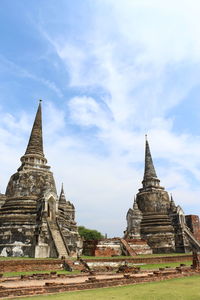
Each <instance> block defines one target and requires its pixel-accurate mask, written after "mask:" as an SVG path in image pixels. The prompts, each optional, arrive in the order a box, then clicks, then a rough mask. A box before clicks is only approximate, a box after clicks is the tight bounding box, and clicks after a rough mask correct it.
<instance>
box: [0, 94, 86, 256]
mask: <svg viewBox="0 0 200 300" xmlns="http://www.w3.org/2000/svg"><path fill="white" fill-rule="evenodd" d="M5 197H6V200H5V203H4V204H3V206H2V207H1V209H0V254H1V255H3V256H7V255H8V256H27V257H61V256H65V257H66V256H68V255H72V254H75V253H76V252H77V249H78V248H80V245H79V247H78V246H77V245H78V244H79V241H80V238H79V235H78V230H77V226H76V223H75V222H74V223H75V224H73V225H74V226H73V227H70V224H66V223H65V229H66V230H68V232H70V233H71V235H69V234H68V236H67V237H65V236H64V232H63V231H62V229H61V227H60V224H59V220H60V211H59V209H58V206H59V198H58V195H57V192H56V186H55V181H54V178H53V173H52V172H51V171H50V167H49V166H47V159H46V158H45V155H44V151H43V135H42V108H41V100H40V103H39V106H38V110H37V113H36V116H35V121H34V124H33V127H32V131H31V134H30V138H29V142H28V145H27V148H26V151H25V154H24V155H23V156H22V157H21V166H20V167H19V168H18V170H17V172H16V173H15V174H13V175H12V176H11V178H10V180H9V183H8V186H7V189H6V193H5ZM65 213H67V210H66V211H65Z"/></svg>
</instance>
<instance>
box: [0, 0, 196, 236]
mask: <svg viewBox="0 0 200 300" xmlns="http://www.w3.org/2000/svg"><path fill="white" fill-rule="evenodd" d="M0 37H1V41H0V191H1V193H4V192H5V189H6V185H7V183H8V180H9V178H10V176H11V175H12V174H13V173H15V171H16V170H17V168H18V167H19V166H20V157H21V156H22V155H23V154H24V152H25V149H26V145H27V142H28V138H29V134H30V130H31V127H32V124H33V119H34V116H35V113H36V110H37V106H38V100H39V99H42V100H43V102H42V109H43V134H44V149H45V156H46V158H47V159H48V164H49V165H50V166H51V170H52V171H53V173H54V177H55V180H56V186H57V191H58V193H59V192H60V189H61V184H62V182H63V183H64V189H65V195H66V198H67V199H69V200H70V201H71V202H73V203H74V205H75V208H76V221H77V223H78V225H83V226H85V227H87V228H92V229H97V230H99V231H100V232H102V233H103V234H107V235H108V236H109V237H114V236H122V235H123V231H124V230H125V229H126V213H127V211H128V209H129V208H130V207H132V205H133V199H134V195H135V194H136V193H137V192H138V189H139V188H141V181H142V179H143V173H144V143H145V134H147V135H148V140H149V143H150V147H151V152H152V156H153V160H154V165H155V169H156V172H157V175H158V177H159V179H160V180H161V185H162V186H164V187H165V188H166V190H167V191H168V192H169V193H172V195H173V198H174V200H175V203H176V204H177V205H180V206H181V207H182V208H183V210H184V212H185V213H186V214H196V215H200V200H199V199H200V109H199V107H200V99H199V95H200V2H199V0H185V1H184V0H180V1H179V0H173V1H172V0H168V1H160V0H117V1H116V0H84V1H83V0H74V1H71V0H59V1H56V0H38V1H34V0H29V1H27V0H18V1H12V0H1V6H0Z"/></svg>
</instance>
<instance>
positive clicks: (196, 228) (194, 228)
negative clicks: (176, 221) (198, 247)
mask: <svg viewBox="0 0 200 300" xmlns="http://www.w3.org/2000/svg"><path fill="white" fill-rule="evenodd" d="M185 220H186V224H187V226H188V227H189V228H190V230H191V232H192V233H193V235H194V237H195V239H196V240H197V241H199V242H200V219H199V216H197V215H187V216H185Z"/></svg>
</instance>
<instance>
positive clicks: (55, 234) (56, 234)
mask: <svg viewBox="0 0 200 300" xmlns="http://www.w3.org/2000/svg"><path fill="white" fill-rule="evenodd" d="M48 225H49V229H50V231H51V235H52V238H53V241H54V244H55V246H56V249H57V252H58V257H59V258H61V257H62V256H64V257H68V256H69V253H68V249H67V247H66V246H65V243H64V241H63V238H62V236H61V233H60V230H59V227H58V225H57V223H56V222H55V221H54V222H52V221H49V220H48Z"/></svg>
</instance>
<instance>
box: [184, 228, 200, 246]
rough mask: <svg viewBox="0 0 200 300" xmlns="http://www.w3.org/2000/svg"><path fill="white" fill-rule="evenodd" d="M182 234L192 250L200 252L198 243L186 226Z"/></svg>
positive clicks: (199, 243)
mask: <svg viewBox="0 0 200 300" xmlns="http://www.w3.org/2000/svg"><path fill="white" fill-rule="evenodd" d="M183 230H184V233H185V234H186V236H187V238H188V239H189V241H190V243H191V245H192V248H195V249H196V250H198V251H200V242H199V241H197V240H196V239H195V237H194V235H193V234H192V232H191V231H190V229H189V228H188V227H187V226H184V229H183Z"/></svg>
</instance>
